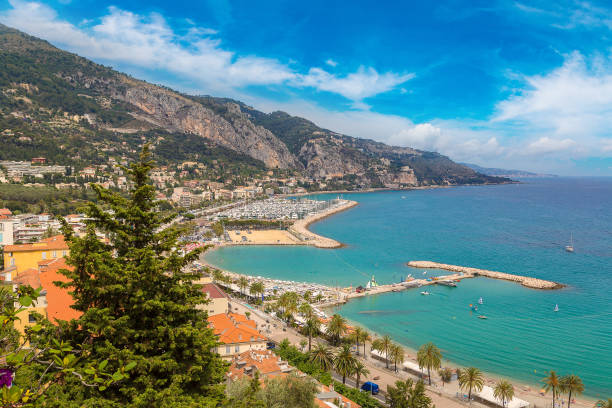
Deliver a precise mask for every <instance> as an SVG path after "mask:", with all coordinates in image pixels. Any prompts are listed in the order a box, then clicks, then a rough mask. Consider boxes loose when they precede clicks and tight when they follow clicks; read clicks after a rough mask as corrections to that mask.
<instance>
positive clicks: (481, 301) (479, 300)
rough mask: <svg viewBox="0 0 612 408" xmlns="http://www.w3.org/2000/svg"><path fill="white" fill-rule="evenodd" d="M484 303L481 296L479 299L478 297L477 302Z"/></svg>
mask: <svg viewBox="0 0 612 408" xmlns="http://www.w3.org/2000/svg"><path fill="white" fill-rule="evenodd" d="M483 303H484V301H483V300H482V296H481V297H480V299H478V304H479V305H482V304H483Z"/></svg>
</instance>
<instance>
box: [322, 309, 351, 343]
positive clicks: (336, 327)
mask: <svg viewBox="0 0 612 408" xmlns="http://www.w3.org/2000/svg"><path fill="white" fill-rule="evenodd" d="M345 332H346V319H345V318H344V317H342V316H340V315H339V314H335V315H333V316H332V317H331V320H330V321H329V323H327V331H326V332H325V334H327V335H328V336H329V337H330V339H331V340H332V344H334V345H337V344H338V343H339V342H340V337H342V335H343V334H344V333H345Z"/></svg>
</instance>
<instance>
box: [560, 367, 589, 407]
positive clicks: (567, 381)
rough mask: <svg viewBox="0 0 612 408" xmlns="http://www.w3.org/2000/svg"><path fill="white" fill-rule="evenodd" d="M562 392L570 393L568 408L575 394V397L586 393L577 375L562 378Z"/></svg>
mask: <svg viewBox="0 0 612 408" xmlns="http://www.w3.org/2000/svg"><path fill="white" fill-rule="evenodd" d="M561 390H563V391H564V392H567V393H568V397H567V408H570V406H571V402H572V394H574V396H576V395H580V394H582V393H583V392H584V384H583V383H582V380H581V379H580V377H578V376H577V375H574V374H571V375H566V376H565V377H562V378H561Z"/></svg>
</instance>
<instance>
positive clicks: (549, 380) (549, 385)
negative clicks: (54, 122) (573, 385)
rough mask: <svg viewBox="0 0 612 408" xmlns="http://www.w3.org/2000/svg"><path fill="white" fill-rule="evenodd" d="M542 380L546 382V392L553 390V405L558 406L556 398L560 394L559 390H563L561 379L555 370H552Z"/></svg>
mask: <svg viewBox="0 0 612 408" xmlns="http://www.w3.org/2000/svg"><path fill="white" fill-rule="evenodd" d="M542 382H544V390H545V391H546V392H548V391H549V390H552V406H553V408H556V404H555V400H556V399H557V397H558V396H559V391H560V390H561V379H560V378H559V377H558V376H557V373H556V372H555V371H554V370H551V371H550V373H548V377H545V378H543V379H542Z"/></svg>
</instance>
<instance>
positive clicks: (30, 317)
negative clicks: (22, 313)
mask: <svg viewBox="0 0 612 408" xmlns="http://www.w3.org/2000/svg"><path fill="white" fill-rule="evenodd" d="M28 322H30V323H36V318H35V317H34V315H28Z"/></svg>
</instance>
